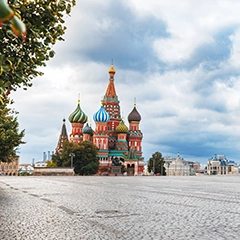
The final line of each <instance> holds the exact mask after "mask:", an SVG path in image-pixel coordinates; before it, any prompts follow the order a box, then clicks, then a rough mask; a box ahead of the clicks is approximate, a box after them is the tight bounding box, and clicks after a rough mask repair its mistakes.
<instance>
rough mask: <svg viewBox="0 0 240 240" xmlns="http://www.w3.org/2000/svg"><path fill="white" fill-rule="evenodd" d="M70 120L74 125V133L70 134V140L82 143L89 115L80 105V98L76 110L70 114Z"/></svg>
mask: <svg viewBox="0 0 240 240" xmlns="http://www.w3.org/2000/svg"><path fill="white" fill-rule="evenodd" d="M68 119H69V121H70V123H71V125H72V133H71V134H70V141H71V142H73V143H80V142H82V141H83V133H82V129H83V125H84V123H86V122H87V115H86V114H85V113H84V112H83V111H82V109H81V107H80V100H78V105H77V107H76V109H75V110H74V112H73V113H72V114H70V116H69V118H68Z"/></svg>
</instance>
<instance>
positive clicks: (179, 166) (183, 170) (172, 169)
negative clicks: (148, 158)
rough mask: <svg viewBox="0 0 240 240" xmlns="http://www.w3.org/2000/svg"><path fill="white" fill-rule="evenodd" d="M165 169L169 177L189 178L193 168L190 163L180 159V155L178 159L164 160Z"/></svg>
mask: <svg viewBox="0 0 240 240" xmlns="http://www.w3.org/2000/svg"><path fill="white" fill-rule="evenodd" d="M164 161H165V163H164V167H165V169H166V175H167V176H189V175H190V174H191V171H190V170H191V167H190V165H189V162H188V161H186V160H184V159H183V158H181V157H180V154H179V153H178V155H177V158H170V157H168V158H166V159H165V158H164Z"/></svg>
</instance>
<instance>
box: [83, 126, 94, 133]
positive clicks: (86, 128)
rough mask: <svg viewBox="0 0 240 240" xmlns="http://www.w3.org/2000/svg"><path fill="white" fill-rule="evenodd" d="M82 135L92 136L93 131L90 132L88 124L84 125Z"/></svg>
mask: <svg viewBox="0 0 240 240" xmlns="http://www.w3.org/2000/svg"><path fill="white" fill-rule="evenodd" d="M82 133H84V134H89V135H93V130H92V128H91V126H89V125H88V123H86V125H85V127H84V128H83V130H82Z"/></svg>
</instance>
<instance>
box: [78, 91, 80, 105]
mask: <svg viewBox="0 0 240 240" xmlns="http://www.w3.org/2000/svg"><path fill="white" fill-rule="evenodd" d="M78 103H79V104H80V93H78Z"/></svg>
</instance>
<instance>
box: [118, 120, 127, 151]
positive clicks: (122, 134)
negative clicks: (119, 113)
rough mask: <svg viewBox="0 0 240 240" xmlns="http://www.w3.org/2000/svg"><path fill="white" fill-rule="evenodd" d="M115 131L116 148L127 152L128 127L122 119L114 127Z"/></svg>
mask: <svg viewBox="0 0 240 240" xmlns="http://www.w3.org/2000/svg"><path fill="white" fill-rule="evenodd" d="M116 132H117V133H118V139H117V143H116V150H123V151H125V152H127V151H128V144H127V133H128V127H127V126H126V125H125V123H124V120H123V119H122V121H121V122H120V124H119V125H118V126H117V127H116Z"/></svg>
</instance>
